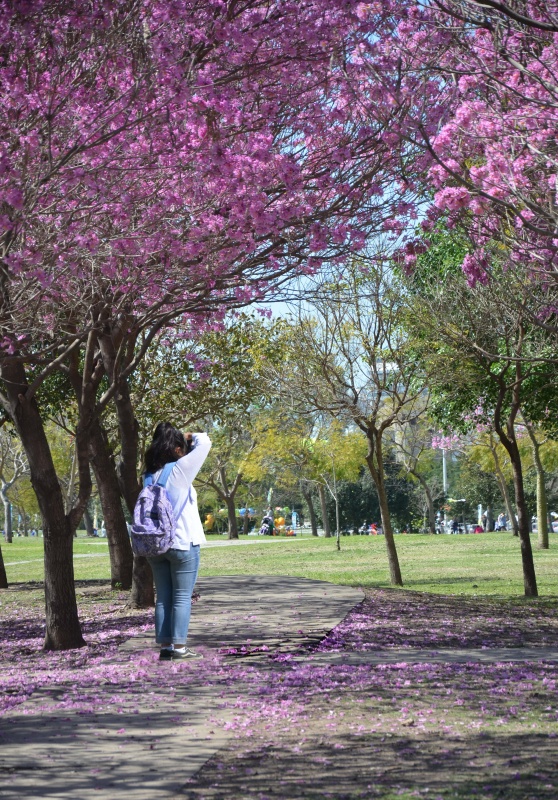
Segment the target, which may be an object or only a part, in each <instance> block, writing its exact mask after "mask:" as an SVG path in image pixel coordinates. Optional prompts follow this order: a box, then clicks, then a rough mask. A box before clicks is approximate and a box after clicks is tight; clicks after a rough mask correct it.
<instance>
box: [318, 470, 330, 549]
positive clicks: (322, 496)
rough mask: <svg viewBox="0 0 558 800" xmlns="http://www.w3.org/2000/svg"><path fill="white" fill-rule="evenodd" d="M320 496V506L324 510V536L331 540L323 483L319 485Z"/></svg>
mask: <svg viewBox="0 0 558 800" xmlns="http://www.w3.org/2000/svg"><path fill="white" fill-rule="evenodd" d="M318 495H319V497H320V506H321V508H322V525H323V528H324V536H325V538H326V539H330V538H331V529H330V527H329V517H328V515H327V503H326V493H325V487H324V485H323V484H322V483H319V484H318Z"/></svg>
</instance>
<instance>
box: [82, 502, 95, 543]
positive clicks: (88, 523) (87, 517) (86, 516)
mask: <svg viewBox="0 0 558 800" xmlns="http://www.w3.org/2000/svg"><path fill="white" fill-rule="evenodd" d="M83 521H84V522H85V530H86V531H87V535H88V536H93V535H94V534H93V531H94V529H95V526H94V525H93V519H92V517H91V512H90V511H89V509H88V508H86V509H85V511H84V512H83Z"/></svg>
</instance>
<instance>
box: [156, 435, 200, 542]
mask: <svg viewBox="0 0 558 800" xmlns="http://www.w3.org/2000/svg"><path fill="white" fill-rule="evenodd" d="M210 450H211V440H210V438H209V436H208V435H207V433H194V434H193V435H192V449H191V450H190V452H189V453H188V454H187V455H185V456H182V458H179V459H178V461H177V462H176V463H175V465H174V467H173V468H172V472H171V474H170V475H169V478H168V480H167V483H166V485H165V489H166V491H167V494H168V496H169V500H170V501H171V503H172V507H173V508H174V515H175V517H176V535H175V545H174V547H175V548H176V549H177V550H189V549H190V545H192V544H194V545H196V544H202V542H205V541H207V540H206V538H205V533H204V531H203V525H202V521H201V519H200V513H199V511H198V496H197V493H196V490H195V489H194V486H193V480H194V478H195V477H196V475H197V474H198V472H199V471H200V469H201V468H202V465H203V462H204V461H205V459H206V458H207V455H208V453H209V451H210ZM160 474H161V470H159V472H156V473H155V475H154V476H153V482H154V483H155V482H156V481H157V480H158V479H159V475H160Z"/></svg>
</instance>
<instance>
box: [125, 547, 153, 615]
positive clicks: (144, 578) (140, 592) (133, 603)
mask: <svg viewBox="0 0 558 800" xmlns="http://www.w3.org/2000/svg"><path fill="white" fill-rule="evenodd" d="M154 605H155V589H154V587H153V573H152V572H151V567H150V566H149V562H148V561H147V559H146V558H144V557H143V556H134V567H133V573H132V590H131V592H130V598H129V600H128V606H129V607H130V608H152V607H153V606H154Z"/></svg>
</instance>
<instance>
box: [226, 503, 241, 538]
mask: <svg viewBox="0 0 558 800" xmlns="http://www.w3.org/2000/svg"><path fill="white" fill-rule="evenodd" d="M225 503H226V505H227V516H228V519H229V539H238V523H237V521H236V504H235V502H234V495H231V494H227V496H226V497H225Z"/></svg>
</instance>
